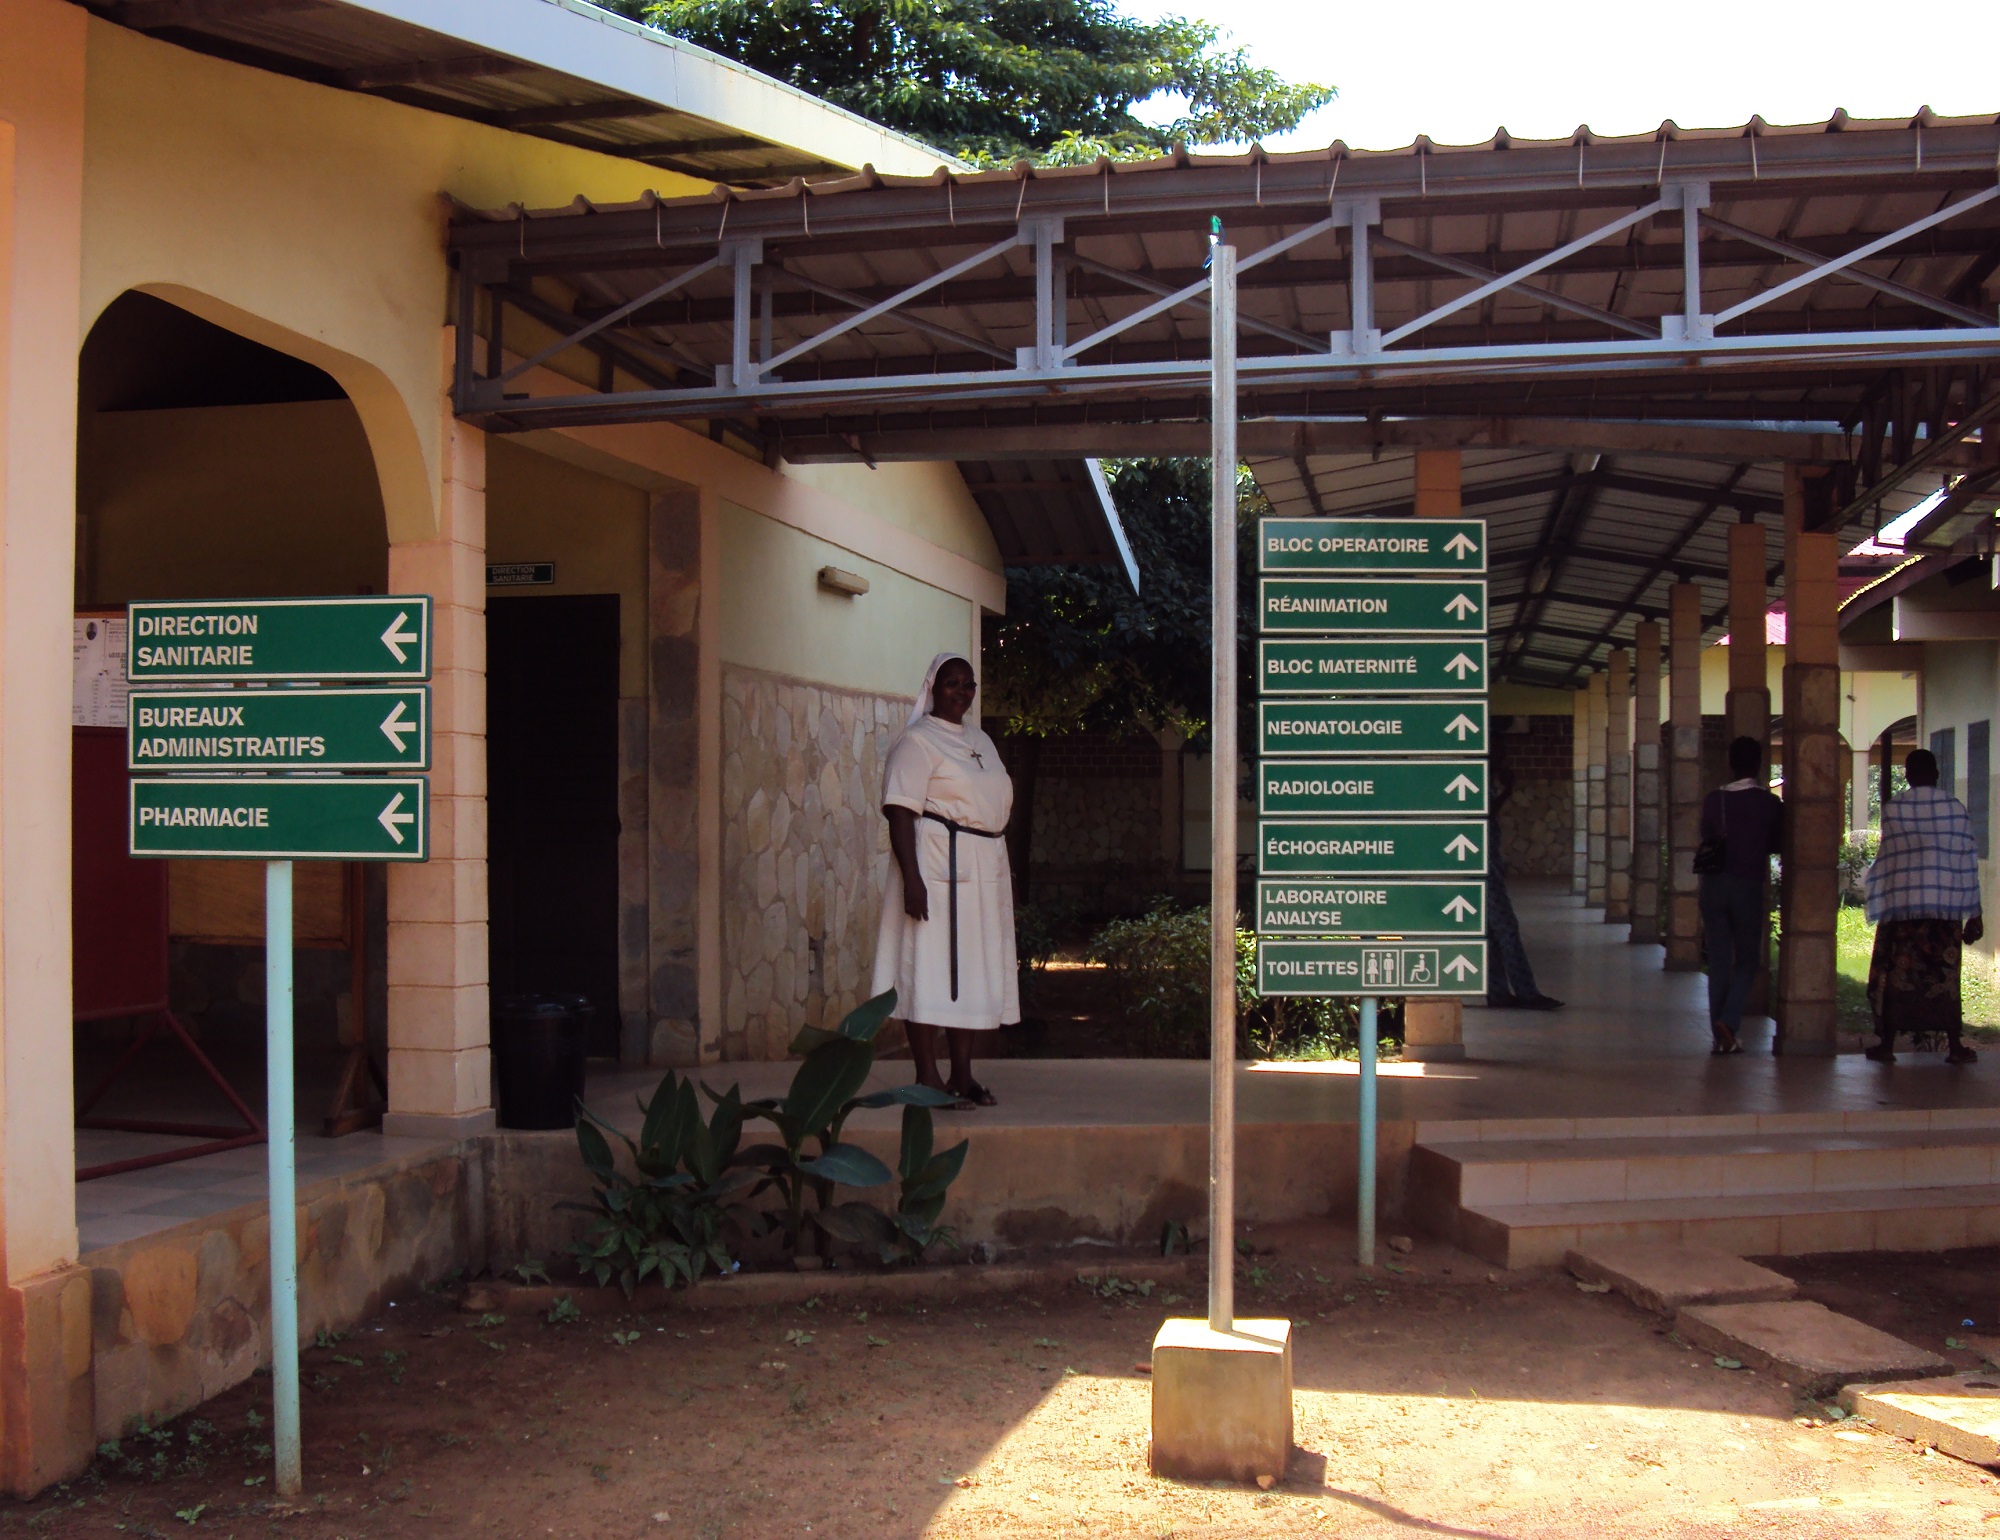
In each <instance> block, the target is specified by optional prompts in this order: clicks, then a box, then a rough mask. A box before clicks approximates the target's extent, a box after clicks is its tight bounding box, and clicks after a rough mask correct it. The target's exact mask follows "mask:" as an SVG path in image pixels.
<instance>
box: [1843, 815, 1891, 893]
mask: <svg viewBox="0 0 2000 1540" xmlns="http://www.w3.org/2000/svg"><path fill="white" fill-rule="evenodd" d="M1881 844H1882V836H1881V834H1880V833H1879V832H1878V831H1876V830H1874V829H1857V830H1855V831H1854V832H1852V833H1850V834H1849V835H1848V836H1847V837H1846V838H1845V839H1843V840H1842V841H1841V842H1840V897H1841V902H1843V903H1848V904H1859V903H1863V902H1865V901H1866V900H1867V892H1866V890H1865V888H1864V886H1863V881H1862V879H1863V878H1864V877H1866V876H1867V874H1868V868H1869V867H1870V866H1871V865H1872V864H1873V863H1874V860H1875V852H1876V851H1877V850H1878V849H1880V848H1881Z"/></svg>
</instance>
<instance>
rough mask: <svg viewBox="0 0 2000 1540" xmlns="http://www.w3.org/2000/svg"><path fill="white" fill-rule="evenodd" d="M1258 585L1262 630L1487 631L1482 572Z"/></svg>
mask: <svg viewBox="0 0 2000 1540" xmlns="http://www.w3.org/2000/svg"><path fill="white" fill-rule="evenodd" d="M1261 590H1262V594H1263V600H1262V607H1263V612H1264V629H1265V630H1266V631H1291V632H1296V633H1298V634H1300V635H1307V636H1310V635H1315V634H1321V633H1325V634H1331V635H1353V634H1355V633H1360V634H1363V635H1367V636H1381V635H1383V634H1384V633H1386V632H1394V631H1401V632H1406V633H1411V634H1414V635H1418V636H1425V635H1428V636H1484V635H1485V634H1486V580H1485V579H1484V578H1466V579H1464V580H1463V581H1457V580H1447V581H1437V580H1434V579H1431V578H1344V577H1343V578H1309V577H1299V578H1282V577H1267V578H1265V579H1264V580H1263V583H1262V585H1261ZM1482 685H1483V681H1482ZM1480 687H1482V686H1472V687H1471V688H1475V689H1476V688H1480Z"/></svg>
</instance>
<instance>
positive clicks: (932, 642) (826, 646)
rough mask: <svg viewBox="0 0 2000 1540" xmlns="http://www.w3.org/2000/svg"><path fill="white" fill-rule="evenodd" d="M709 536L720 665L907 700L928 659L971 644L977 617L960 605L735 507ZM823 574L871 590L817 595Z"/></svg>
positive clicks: (726, 507)
mask: <svg viewBox="0 0 2000 1540" xmlns="http://www.w3.org/2000/svg"><path fill="white" fill-rule="evenodd" d="M717 533H718V537H719V538H718V544H719V546H720V550H719V552H718V556H719V568H720V576H721V588H722V615H721V636H720V651H721V656H722V661H723V662H725V663H737V664H742V665H744V666H746V667H749V668H760V669H765V670H768V671H769V672H771V673H776V674H789V675H791V676H792V677H794V678H798V679H812V680H817V681H819V682H821V683H824V684H831V685H837V686H839V687H841V688H844V689H850V690H868V691H873V692H876V693H879V694H884V695H914V694H915V693H916V689H917V686H918V685H919V684H920V683H922V681H923V672H924V665H925V664H927V663H928V662H930V660H931V655H932V654H933V653H937V652H942V651H945V650H946V649H950V650H952V651H956V652H963V651H965V650H966V649H967V647H968V646H969V645H970V642H971V638H972V635H973V628H974V627H975V626H976V624H977V616H976V614H975V613H974V606H973V605H972V604H971V603H970V602H969V601H968V600H966V599H963V598H959V597H957V596H955V595H952V594H948V593H946V592H944V591H943V590H942V589H938V588H933V587H931V586H930V585H929V584H927V583H920V582H918V581H916V580H915V579H914V578H909V577H905V576H903V575H902V574H901V573H899V572H896V571H895V570H893V569H892V568H889V567H885V566H882V565H881V564H879V563H877V562H872V561H868V560H866V559H865V558H863V557H859V556H856V555H855V554H854V553H853V552H852V551H849V550H845V549H843V548H842V547H840V546H837V545H833V544H830V543H829V542H827V541H824V540H820V539H817V538H815V537H814V536H811V535H808V534H805V533H803V532H802V531H800V530H797V529H793V528H790V527H789V526H787V525H784V524H781V523H779V522H778V521H777V520H775V519H767V518H765V517H763V516H762V515H761V514H756V513H752V512H750V511H749V510H748V509H746V508H740V507H738V506H737V505H735V504H734V503H729V502H725V503H723V504H722V509H721V518H720V520H719V521H718V530H717ZM827 566H832V567H839V568H841V569H842V570H844V571H848V572H858V573H860V574H861V575H862V576H863V577H865V578H867V579H868V582H869V584H870V587H869V591H868V592H867V593H865V594H863V595H861V596H860V597H859V598H854V599H849V598H844V597H842V596H841V595H839V594H831V593H827V592H825V591H823V590H822V589H821V588H820V587H819V583H818V573H819V569H820V568H821V567H827ZM975 661H976V659H975Z"/></svg>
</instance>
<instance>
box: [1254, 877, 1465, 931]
mask: <svg viewBox="0 0 2000 1540" xmlns="http://www.w3.org/2000/svg"><path fill="white" fill-rule="evenodd" d="M1257 929H1258V930H1259V931H1260V932H1261V933H1262V934H1264V935H1267V936H1326V935H1349V936H1372V935H1390V936H1482V935H1484V934H1485V933H1486V884H1485V883H1483V882H1480V881H1478V880H1476V879H1475V880H1474V881H1471V882H1392V881H1382V880H1380V879H1375V880H1369V879H1365V878H1364V879H1360V880H1354V879H1349V880H1347V881H1344V882H1318V881H1307V880H1302V879H1299V878H1266V879H1265V880H1264V881H1262V882H1260V883H1258V884H1257Z"/></svg>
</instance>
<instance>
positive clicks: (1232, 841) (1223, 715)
mask: <svg viewBox="0 0 2000 1540" xmlns="http://www.w3.org/2000/svg"><path fill="white" fill-rule="evenodd" d="M1208 250H1209V280H1210V283H1211V285H1212V288H1213V293H1212V294H1211V296H1210V304H1209V342H1210V355H1211V357H1212V358H1213V360H1214V373H1215V379H1214V382H1213V383H1214V388H1213V391H1212V394H1211V396H1210V400H1211V402H1212V409H1211V416H1212V419H1213V420H1212V424H1211V438H1212V442H1211V444H1210V446H1209V453H1210V459H1209V466H1210V472H1209V476H1210V483H1211V508H1210V514H1211V520H1212V523H1213V526H1214V527H1213V529H1212V530H1211V539H1212V541H1213V552H1212V557H1211V561H1210V566H1211V568H1212V569H1213V570H1212V573H1211V577H1210V585H1211V586H1210V592H1211V595H1212V600H1211V605H1210V626H1211V629H1210V632H1209V634H1210V636H1211V638H1212V639H1213V644H1212V645H1211V647H1210V648H1209V653H1210V657H1211V659H1212V662H1213V665H1214V669H1215V674H1214V681H1213V687H1212V696H1213V698H1212V701H1211V708H1210V711H1209V721H1210V723H1211V724H1212V728H1211V730H1212V731H1213V733H1214V735H1215V743H1214V746H1213V750H1212V752H1211V753H1210V754H1209V756H1208V764H1209V784H1208V796H1209V802H1208V805H1209V806H1210V807H1211V808H1213V809H1214V810H1215V814H1214V817H1213V818H1211V819H1210V820H1209V827H1210V838H1211V841H1212V850H1213V853H1212V856H1211V859H1210V862H1209V894H1208V917H1209V969H1208V1001H1209V1036H1208V1327H1209V1330H1210V1331H1214V1332H1227V1331H1230V1330H1232V1329H1233V1328H1234V1327H1235V1324H1236V819H1235V817H1234V816H1233V814H1234V810H1235V807H1236V753H1235V750H1234V747H1233V746H1232V742H1231V740H1232V739H1233V738H1234V736H1235V727H1236V647H1235V643H1234V638H1235V636H1236V248H1235V247H1234V246H1230V245H1226V244H1224V243H1223V242H1222V241H1220V240H1216V241H1212V242H1211V243H1210V245H1209V248H1208Z"/></svg>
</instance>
